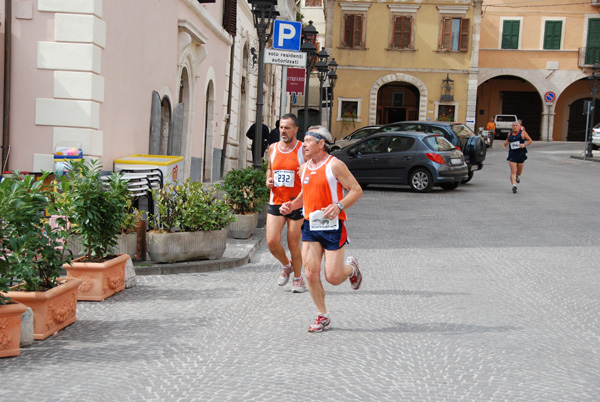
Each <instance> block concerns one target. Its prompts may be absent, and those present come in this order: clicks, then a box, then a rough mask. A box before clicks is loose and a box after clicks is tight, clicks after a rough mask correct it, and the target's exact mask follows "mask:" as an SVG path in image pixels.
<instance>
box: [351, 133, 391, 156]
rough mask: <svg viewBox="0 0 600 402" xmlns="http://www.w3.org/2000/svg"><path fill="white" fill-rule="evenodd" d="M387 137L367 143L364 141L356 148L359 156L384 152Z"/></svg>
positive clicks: (377, 138)
mask: <svg viewBox="0 0 600 402" xmlns="http://www.w3.org/2000/svg"><path fill="white" fill-rule="evenodd" d="M386 139H387V137H375V138H372V139H370V140H367V141H363V142H361V143H360V144H358V145H357V146H356V153H357V154H358V155H368V154H377V153H381V152H383V144H384V143H385V140H386Z"/></svg>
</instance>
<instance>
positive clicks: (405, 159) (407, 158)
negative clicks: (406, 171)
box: [402, 156, 412, 161]
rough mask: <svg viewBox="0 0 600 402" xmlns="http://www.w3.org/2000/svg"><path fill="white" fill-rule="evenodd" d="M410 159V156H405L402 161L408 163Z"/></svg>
mask: <svg viewBox="0 0 600 402" xmlns="http://www.w3.org/2000/svg"><path fill="white" fill-rule="evenodd" d="M411 159H412V156H405V157H404V158H402V160H404V161H409V160H411Z"/></svg>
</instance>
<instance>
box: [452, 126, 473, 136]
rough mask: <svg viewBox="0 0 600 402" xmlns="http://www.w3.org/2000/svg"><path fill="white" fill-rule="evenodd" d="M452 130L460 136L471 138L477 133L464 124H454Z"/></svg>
mask: <svg viewBox="0 0 600 402" xmlns="http://www.w3.org/2000/svg"><path fill="white" fill-rule="evenodd" d="M452 131H454V134H456V136H457V137H458V138H469V137H472V136H474V135H475V133H474V132H473V131H472V130H471V129H470V128H469V127H467V126H465V125H464V124H453V125H452Z"/></svg>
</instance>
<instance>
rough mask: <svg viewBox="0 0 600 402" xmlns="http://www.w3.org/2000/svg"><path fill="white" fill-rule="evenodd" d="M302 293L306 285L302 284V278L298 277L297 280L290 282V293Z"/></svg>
mask: <svg viewBox="0 0 600 402" xmlns="http://www.w3.org/2000/svg"><path fill="white" fill-rule="evenodd" d="M304 292H306V283H304V278H302V277H300V278H299V279H294V282H292V293H304Z"/></svg>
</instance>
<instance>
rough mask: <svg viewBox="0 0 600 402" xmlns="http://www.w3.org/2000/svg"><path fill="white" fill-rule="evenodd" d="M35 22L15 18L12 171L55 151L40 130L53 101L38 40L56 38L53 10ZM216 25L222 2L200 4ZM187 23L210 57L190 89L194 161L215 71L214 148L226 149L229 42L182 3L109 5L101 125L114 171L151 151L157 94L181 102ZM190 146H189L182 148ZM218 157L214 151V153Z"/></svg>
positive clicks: (199, 153)
mask: <svg viewBox="0 0 600 402" xmlns="http://www.w3.org/2000/svg"><path fill="white" fill-rule="evenodd" d="M34 4H35V5H34V15H33V19H31V20H17V19H13V56H12V58H13V70H12V71H13V74H12V81H11V82H12V97H11V103H12V104H11V137H10V138H11V139H10V141H11V146H12V150H11V155H10V164H9V169H11V170H12V169H20V170H31V169H32V168H33V154H34V153H38V154H52V153H53V149H52V135H53V130H52V127H48V126H36V125H35V102H36V98H53V97H54V96H53V88H54V79H53V71H51V70H40V69H38V68H37V43H38V42H39V41H54V13H46V12H42V13H40V12H38V11H37V5H36V4H37V2H34ZM192 4H194V5H195V6H197V7H201V8H204V9H205V10H207V11H208V14H209V15H210V18H212V19H213V20H214V21H215V22H216V23H217V25H220V23H221V18H222V17H221V13H222V11H221V10H222V3H221V2H217V3H216V4H208V5H200V4H199V3H195V2H193V3H192ZM179 19H186V20H188V21H189V22H190V23H191V24H193V25H194V26H195V27H196V28H197V29H198V30H199V31H200V32H201V33H202V34H203V35H205V37H206V38H207V43H206V44H205V45H204V46H205V48H206V50H207V57H206V58H205V59H204V60H203V61H202V62H201V63H199V64H198V65H197V69H196V71H195V76H193V77H192V82H191V86H192V87H193V90H192V94H193V96H194V99H193V102H192V103H193V105H192V109H191V110H190V109H188V110H189V111H190V112H191V115H192V116H193V119H192V121H191V124H192V125H191V130H192V133H191V135H190V137H191V138H192V140H191V143H188V145H189V149H191V156H195V157H204V150H203V137H204V120H205V110H204V109H205V94H206V88H207V86H208V83H207V75H209V73H208V72H209V69H212V71H214V82H213V88H214V96H215V102H214V117H213V121H214V124H215V128H214V130H213V131H214V134H215V138H214V140H213V146H214V147H216V148H221V147H222V138H221V136H220V134H221V127H222V120H223V116H224V114H225V111H224V110H223V105H224V104H225V103H226V100H225V99H224V97H225V96H226V91H227V86H228V81H227V75H228V71H229V68H228V58H229V45H228V44H227V43H226V42H224V41H223V40H222V39H221V38H218V37H217V36H216V35H215V34H214V32H213V31H212V30H211V29H210V28H209V27H207V26H205V25H204V23H203V22H202V20H201V18H199V16H198V13H197V12H196V11H194V9H193V8H192V7H190V5H188V4H186V3H185V2H184V1H182V0H167V1H152V2H149V3H147V2H143V1H142V2H140V1H139V0H119V1H104V2H103V16H102V20H104V21H105V23H106V47H105V49H104V50H103V51H102V67H101V68H102V70H101V75H102V76H103V77H104V79H105V87H104V102H103V103H102V104H101V105H100V127H99V130H100V131H102V132H103V134H104V145H103V157H102V158H101V161H102V162H103V164H104V166H105V168H106V169H110V168H112V163H113V160H114V159H116V158H119V157H123V156H127V155H131V154H136V153H148V149H149V130H150V111H151V101H152V91H157V92H158V93H159V94H161V95H164V94H169V97H170V100H171V105H172V107H174V106H175V105H176V103H177V98H178V84H179V77H178V63H179V60H178V53H179V49H178V21H179ZM185 147H186V145H184V148H185ZM210 152H211V153H212V150H211V151H210Z"/></svg>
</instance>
